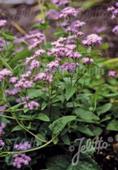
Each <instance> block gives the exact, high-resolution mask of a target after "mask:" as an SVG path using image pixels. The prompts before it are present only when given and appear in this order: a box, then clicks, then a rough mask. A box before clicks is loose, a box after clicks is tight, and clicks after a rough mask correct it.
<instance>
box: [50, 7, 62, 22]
mask: <svg viewBox="0 0 118 170" xmlns="http://www.w3.org/2000/svg"><path fill="white" fill-rule="evenodd" d="M59 14H60V13H59V12H58V11H56V10H54V9H51V10H49V11H48V12H47V18H48V19H49V20H58V19H59Z"/></svg>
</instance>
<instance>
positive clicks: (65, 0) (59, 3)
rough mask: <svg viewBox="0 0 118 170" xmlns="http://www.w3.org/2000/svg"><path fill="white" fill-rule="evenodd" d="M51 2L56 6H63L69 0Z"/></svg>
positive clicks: (53, 0)
mask: <svg viewBox="0 0 118 170" xmlns="http://www.w3.org/2000/svg"><path fill="white" fill-rule="evenodd" d="M51 1H52V3H53V4H55V5H57V6H64V5H67V4H68V3H69V0H51Z"/></svg>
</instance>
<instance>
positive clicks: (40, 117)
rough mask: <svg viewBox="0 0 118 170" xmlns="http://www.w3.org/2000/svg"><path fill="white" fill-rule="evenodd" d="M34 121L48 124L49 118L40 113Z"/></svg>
mask: <svg viewBox="0 0 118 170" xmlns="http://www.w3.org/2000/svg"><path fill="white" fill-rule="evenodd" d="M35 119H38V120H42V121H44V122H49V121H50V118H49V117H48V116H47V115H46V114H44V113H40V114H39V115H37V116H36V117H35Z"/></svg>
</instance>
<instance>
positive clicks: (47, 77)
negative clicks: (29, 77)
mask: <svg viewBox="0 0 118 170" xmlns="http://www.w3.org/2000/svg"><path fill="white" fill-rule="evenodd" d="M41 80H43V81H47V82H49V83H51V82H52V80H53V75H52V74H51V73H48V72H42V73H38V74H36V76H35V78H34V81H35V82H37V81H41Z"/></svg>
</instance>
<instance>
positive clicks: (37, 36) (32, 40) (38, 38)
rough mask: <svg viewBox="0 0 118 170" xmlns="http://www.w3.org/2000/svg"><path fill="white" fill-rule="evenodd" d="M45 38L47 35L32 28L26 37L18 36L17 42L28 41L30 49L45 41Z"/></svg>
mask: <svg viewBox="0 0 118 170" xmlns="http://www.w3.org/2000/svg"><path fill="white" fill-rule="evenodd" d="M45 39H46V37H45V35H44V34H43V33H41V32H40V31H39V30H32V31H30V32H29V33H28V34H27V35H25V36H24V37H21V38H16V39H15V43H18V44H19V43H21V42H27V43H28V44H29V49H33V48H35V47H38V46H39V45H40V44H41V43H43V42H44V41H45Z"/></svg>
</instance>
